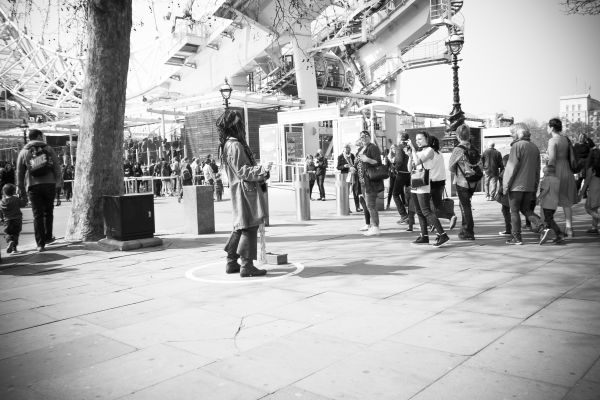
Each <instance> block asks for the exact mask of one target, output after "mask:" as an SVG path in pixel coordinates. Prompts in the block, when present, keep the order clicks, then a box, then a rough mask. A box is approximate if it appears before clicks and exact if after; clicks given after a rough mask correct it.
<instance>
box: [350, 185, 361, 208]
mask: <svg viewBox="0 0 600 400" xmlns="http://www.w3.org/2000/svg"><path fill="white" fill-rule="evenodd" d="M356 179H358V178H356ZM350 189H351V190H352V197H354V207H356V211H358V209H359V208H360V201H359V196H360V183H358V182H354V183H351V184H350Z"/></svg>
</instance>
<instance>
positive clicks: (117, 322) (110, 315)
mask: <svg viewBox="0 0 600 400" xmlns="http://www.w3.org/2000/svg"><path fill="white" fill-rule="evenodd" d="M184 306H185V302H183V301H182V300H177V299H171V298H160V299H152V300H148V301H143V302H140V303H134V304H128V305H124V306H122V307H117V308H111V309H108V310H104V311H98V312H95V313H92V314H86V315H83V316H81V317H80V318H81V319H83V320H84V321H88V322H91V323H93V324H94V325H98V326H102V327H105V328H108V329H115V328H120V327H123V326H127V325H131V324H135V323H138V322H143V321H145V320H148V319H152V318H155V317H160V316H163V315H167V314H170V313H173V312H177V311H179V310H181V309H182V308H184Z"/></svg>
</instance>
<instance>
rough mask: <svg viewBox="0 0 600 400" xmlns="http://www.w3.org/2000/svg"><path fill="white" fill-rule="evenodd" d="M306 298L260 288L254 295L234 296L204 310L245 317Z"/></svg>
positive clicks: (210, 304) (301, 294) (207, 305)
mask: <svg viewBox="0 0 600 400" xmlns="http://www.w3.org/2000/svg"><path fill="white" fill-rule="evenodd" d="M305 298H306V294H304V293H299V292H292V291H289V290H281V289H274V288H262V290H259V291H257V292H255V293H250V294H248V295H241V296H236V297H235V298H230V299H228V300H227V301H216V302H209V303H207V304H206V305H205V306H204V308H205V309H207V310H212V311H214V312H218V313H224V314H228V315H233V316H240V317H242V316H246V315H249V314H253V313H258V312H266V311H268V310H269V309H272V308H279V307H285V306H286V305H288V304H290V303H295V302H297V301H301V300H302V299H305Z"/></svg>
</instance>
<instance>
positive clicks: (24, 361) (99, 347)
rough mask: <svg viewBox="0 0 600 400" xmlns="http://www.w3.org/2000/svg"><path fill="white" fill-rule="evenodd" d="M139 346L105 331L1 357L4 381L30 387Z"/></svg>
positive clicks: (1, 379) (7, 384)
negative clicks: (4, 357) (112, 336)
mask: <svg viewBox="0 0 600 400" xmlns="http://www.w3.org/2000/svg"><path fill="white" fill-rule="evenodd" d="M135 350H136V349H135V348H134V347H131V346H127V345H124V344H123V343H119V342H117V341H114V340H111V339H109V338H106V337H104V336H102V335H90V336H85V337H82V338H80V339H74V340H71V341H69V342H65V343H59V344H56V345H53V346H48V347H44V348H43V349H39V350H34V351H31V352H29V353H25V354H22V355H18V356H15V357H11V358H7V359H4V360H0V385H2V386H3V387H4V388H5V389H6V388H14V387H16V386H17V387H27V386H29V385H31V384H32V383H34V382H37V381H40V380H43V379H48V378H55V377H58V376H60V375H64V374H66V373H68V372H71V371H76V370H79V369H81V368H85V367H89V366H91V365H94V364H96V363H99V362H102V361H106V360H110V359H112V358H115V357H119V356H121V355H123V354H127V353H130V352H133V351H135Z"/></svg>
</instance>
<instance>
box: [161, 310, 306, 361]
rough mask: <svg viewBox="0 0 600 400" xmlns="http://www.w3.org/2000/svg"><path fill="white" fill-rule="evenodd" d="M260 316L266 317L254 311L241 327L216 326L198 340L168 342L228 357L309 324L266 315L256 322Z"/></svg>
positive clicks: (172, 344) (220, 357)
mask: <svg viewBox="0 0 600 400" xmlns="http://www.w3.org/2000/svg"><path fill="white" fill-rule="evenodd" d="M258 317H263V318H264V316H258V315H252V316H250V317H249V318H245V319H244V320H243V321H240V325H239V326H238V327H232V326H231V325H226V326H216V327H213V328H211V329H210V330H209V331H208V332H206V333H205V335H206V336H202V335H199V336H198V337H197V338H196V340H186V341H177V342H169V344H170V345H171V346H173V347H176V348H179V349H183V350H186V351H189V352H191V353H194V354H198V355H202V356H205V357H211V358H214V359H215V360H216V359H225V358H228V357H231V356H233V355H236V354H240V353H242V352H244V351H247V350H250V349H253V348H255V347H258V346H261V345H263V344H266V343H269V342H272V341H275V340H277V339H278V338H280V337H282V336H285V335H288V334H290V333H293V332H297V331H299V330H302V329H304V328H306V327H307V326H308V324H304V323H298V322H293V321H287V320H282V319H275V318H273V317H267V318H268V321H265V322H262V323H253V322H252V320H253V319H257V318H258ZM232 328H235V329H232Z"/></svg>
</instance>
